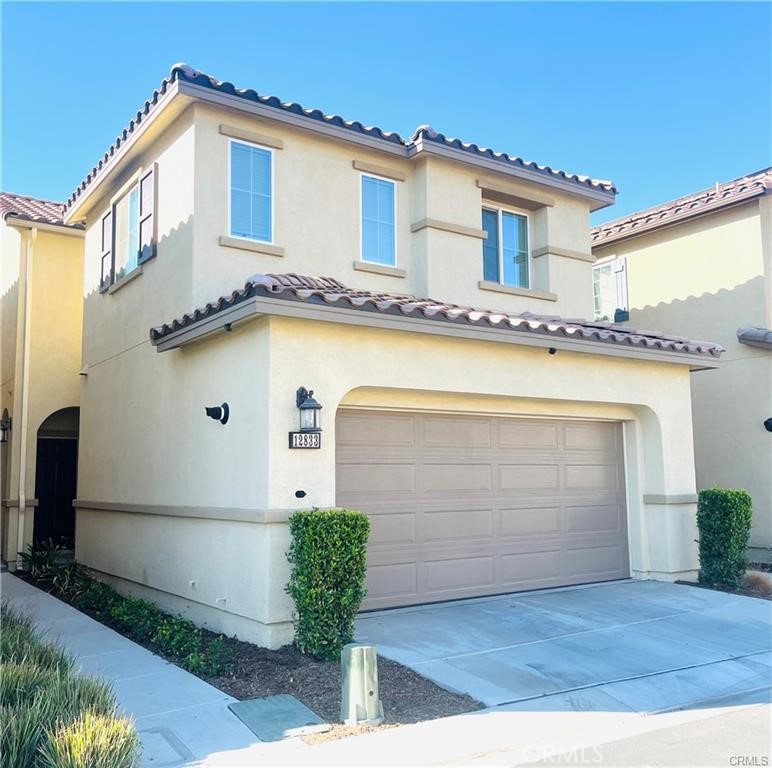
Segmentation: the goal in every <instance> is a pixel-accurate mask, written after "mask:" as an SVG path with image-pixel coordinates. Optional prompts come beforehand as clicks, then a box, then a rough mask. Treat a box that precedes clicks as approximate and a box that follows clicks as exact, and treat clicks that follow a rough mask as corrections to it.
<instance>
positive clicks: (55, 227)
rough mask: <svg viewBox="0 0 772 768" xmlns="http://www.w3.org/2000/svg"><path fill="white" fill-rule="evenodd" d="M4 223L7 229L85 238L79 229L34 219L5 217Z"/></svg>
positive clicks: (82, 230) (84, 233)
mask: <svg viewBox="0 0 772 768" xmlns="http://www.w3.org/2000/svg"><path fill="white" fill-rule="evenodd" d="M5 223H6V225H7V226H9V227H19V228H21V229H37V230H41V231H43V232H56V234H58V235H70V236H72V237H85V235H86V231H85V230H84V229H82V228H81V227H73V226H72V225H67V224H51V223H50V222H48V221H35V220H34V219H25V218H23V217H20V216H12V215H11V216H6V218H5Z"/></svg>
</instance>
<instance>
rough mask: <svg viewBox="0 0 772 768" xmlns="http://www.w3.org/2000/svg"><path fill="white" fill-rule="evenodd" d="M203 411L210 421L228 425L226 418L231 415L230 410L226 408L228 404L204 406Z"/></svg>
mask: <svg viewBox="0 0 772 768" xmlns="http://www.w3.org/2000/svg"><path fill="white" fill-rule="evenodd" d="M204 410H205V411H206V415H207V416H208V417H209V418H210V419H214V420H215V421H219V422H220V424H227V423H228V417H229V416H230V413H231V409H230V408H228V403H223V404H222V405H212V406H205V407H204Z"/></svg>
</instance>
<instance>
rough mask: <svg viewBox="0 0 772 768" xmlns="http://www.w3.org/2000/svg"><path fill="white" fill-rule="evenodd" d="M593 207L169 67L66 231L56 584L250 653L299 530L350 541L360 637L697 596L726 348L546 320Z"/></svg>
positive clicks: (431, 138) (565, 306)
mask: <svg viewBox="0 0 772 768" xmlns="http://www.w3.org/2000/svg"><path fill="white" fill-rule="evenodd" d="M494 117H495V116H494V115H491V119H493V118H494ZM615 194H616V191H615V189H614V187H613V185H612V184H611V183H610V182H603V181H595V180H593V179H590V178H588V177H585V176H576V175H573V174H569V173H565V172H563V171H557V170H553V169H551V168H549V167H546V166H540V165H537V164H535V163H531V162H525V161H523V160H521V159H519V158H517V157H512V156H509V155H505V154H499V153H495V152H492V151H490V150H486V149H481V148H479V147H477V146H476V145H474V144H464V143H462V142H460V141H458V140H455V139H448V138H446V137H445V136H443V135H442V134H438V133H436V132H435V131H433V130H432V129H431V128H428V127H422V128H420V129H418V130H417V131H416V133H415V134H414V135H413V137H412V138H411V139H409V140H405V139H403V138H401V137H400V136H398V135H397V134H394V133H386V132H384V131H382V130H380V129H378V128H367V127H364V126H363V125H362V124H361V123H358V122H346V121H344V120H343V119H341V118H340V117H337V116H327V115H325V114H323V113H322V112H320V111H319V110H310V109H305V108H303V107H301V106H299V105H298V104H290V103H284V102H281V101H279V100H278V99H276V98H273V97H264V96H260V95H258V94H257V93H256V92H255V91H253V90H239V89H237V88H235V87H234V86H233V85H231V84H230V83H227V82H220V81H217V80H215V79H213V78H211V77H209V76H207V75H205V74H202V73H199V72H196V71H194V70H192V69H191V68H190V67H188V66H186V65H177V66H175V67H174V68H173V69H172V72H171V75H170V76H169V77H168V78H167V79H166V80H164V82H163V83H162V85H161V87H160V88H159V90H158V91H156V92H155V93H154V94H153V96H152V98H151V99H150V100H149V101H148V102H146V104H145V105H144V107H143V108H142V109H140V110H139V112H138V113H137V115H136V117H135V118H134V119H133V120H132V121H131V123H130V124H129V126H128V127H127V128H126V129H125V130H124V131H123V132H122V133H121V136H120V138H119V139H118V140H117V141H116V143H115V144H114V145H113V146H112V147H111V148H110V149H109V150H108V152H107V153H106V154H105V155H104V157H103V158H102V160H100V162H99V164H98V165H97V166H96V167H95V168H94V169H93V170H92V171H91V173H90V174H89V175H88V176H87V178H86V179H85V180H84V181H83V182H82V183H81V184H80V185H79V186H78V188H77V190H76V191H75V193H74V194H73V195H72V197H71V198H70V199H69V200H68V201H67V204H66V212H65V221H66V222H67V223H69V224H75V223H82V224H84V225H85V227H86V241H85V243H86V244H85V281H84V295H85V309H84V341H83V366H84V374H85V376H84V378H83V386H82V390H81V422H80V428H81V432H80V436H81V437H80V440H81V442H80V454H79V457H80V473H79V479H78V498H77V501H76V502H75V505H76V508H77V534H76V556H77V558H78V560H80V561H81V562H83V563H85V564H86V565H87V566H90V567H91V568H93V569H95V570H97V571H98V572H101V573H102V574H104V576H105V578H108V579H110V580H111V581H113V582H114V583H116V584H117V585H118V586H119V587H121V588H122V589H125V590H127V591H131V592H133V593H136V594H141V595H145V596H149V597H151V598H152V599H154V600H156V601H158V602H159V603H161V604H163V605H164V606H166V607H167V608H171V609H173V610H184V611H185V612H186V613H187V614H188V615H189V616H191V617H192V618H193V619H194V620H196V621H199V622H206V623H207V624H208V625H209V626H211V627H213V628H215V629H218V630H221V631H224V632H228V633H236V634H238V635H239V636H240V637H243V638H246V639H250V640H253V641H255V642H258V643H261V644H264V645H267V646H273V647H275V646H278V645H281V644H283V643H286V642H288V641H289V640H290V639H291V636H292V623H291V622H292V605H291V602H290V600H289V598H288V596H287V595H286V593H285V584H286V581H287V576H288V573H289V565H288V563H287V559H286V552H287V548H288V545H289V530H288V526H287V520H288V517H289V515H290V514H291V513H292V511H293V510H295V509H297V508H312V507H329V506H333V505H345V506H348V507H354V508H359V509H362V510H364V511H365V512H367V513H368V514H369V515H370V517H371V521H372V531H371V538H370V545H369V570H368V590H369V593H368V597H367V600H366V603H365V607H366V608H378V607H385V606H398V605H409V604H414V603H423V602H431V601H438V600H447V599H451V598H460V597H471V596H476V595H487V594H494V593H502V592H511V591H516V590H523V589H533V588H540V587H550V586H557V585H566V584H577V583H585V582H593V581H602V580H610V579H619V578H626V577H629V576H630V575H631V574H632V575H633V576H635V577H638V578H657V579H677V578H693V577H694V575H695V573H696V568H697V561H696V552H695V544H694V540H695V537H696V529H695V509H696V506H695V502H696V497H695V482H694V461H693V446H692V438H691V412H690V391H689V382H690V370H694V369H703V368H713V367H716V366H717V365H718V362H719V356H720V354H721V351H722V350H721V348H720V347H719V346H717V345H714V344H711V343H707V342H706V343H699V344H695V343H691V342H689V341H685V340H683V339H676V338H671V337H669V336H666V335H662V334H658V333H638V332H635V331H632V330H631V329H629V328H621V327H619V328H612V327H607V326H604V325H602V324H596V323H593V322H592V321H586V322H585V321H576V320H562V319H560V317H559V316H560V315H562V316H565V317H570V318H576V317H591V316H592V309H593V308H592V300H591V282H592V260H593V257H592V254H591V249H590V238H589V230H590V228H589V215H590V212H591V211H593V210H596V209H598V208H602V207H604V206H607V205H611V204H612V203H613V202H614V199H615ZM250 276H251V277H250ZM430 296H431V297H434V298H432V299H429V298H424V297H430ZM415 297H418V298H415ZM196 307H200V309H196ZM471 307H482V308H485V307H494V308H495V309H496V310H497V311H495V312H491V311H483V310H477V309H471ZM175 318H177V319H175ZM151 329H152V330H151ZM301 387H306V388H308V389H310V390H313V393H314V394H313V397H311V398H309V399H304V398H303V391H302V390H301ZM299 390H300V393H299V394H298V391H299ZM223 404H227V406H228V407H227V409H226V408H224V407H222V406H223ZM317 404H321V406H322V409H321V414H322V418H321V432H319V431H314V419H315V418H316V417H317V416H318V414H319V410H316V409H315V408H314V407H313V406H315V405H317ZM299 406H300V407H299ZM205 408H208V409H211V410H210V411H209V412H208V413H207V412H205ZM301 414H302V416H301ZM210 416H211V418H210ZM301 419H302V421H301ZM307 419H308V420H307ZM301 424H302V425H303V426H305V427H310V429H308V430H307V431H301V430H300V426H301ZM293 432H295V433H299V434H296V435H292V433H293ZM293 443H294V445H296V446H300V447H296V448H293V447H291V446H292V445H293Z"/></svg>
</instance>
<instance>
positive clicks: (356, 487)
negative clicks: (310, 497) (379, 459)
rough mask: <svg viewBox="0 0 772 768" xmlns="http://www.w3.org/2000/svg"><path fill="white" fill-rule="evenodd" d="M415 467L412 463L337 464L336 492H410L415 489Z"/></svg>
mask: <svg viewBox="0 0 772 768" xmlns="http://www.w3.org/2000/svg"><path fill="white" fill-rule="evenodd" d="M415 476H416V468H415V466H414V465H413V464H339V465H338V471H337V481H338V492H339V493H342V494H347V493H351V494H356V493H360V494H361V493H362V491H363V490H364V489H366V490H367V492H368V494H369V493H384V492H388V493H394V492H397V493H399V492H401V493H412V492H413V491H415V485H416V483H415Z"/></svg>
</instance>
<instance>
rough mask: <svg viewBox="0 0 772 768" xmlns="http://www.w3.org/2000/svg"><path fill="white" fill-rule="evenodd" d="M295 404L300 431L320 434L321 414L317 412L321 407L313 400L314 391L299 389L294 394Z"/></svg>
mask: <svg viewBox="0 0 772 768" xmlns="http://www.w3.org/2000/svg"><path fill="white" fill-rule="evenodd" d="M295 402H296V403H297V406H298V410H299V411H300V431H301V432H321V431H322V427H321V426H320V416H321V414H320V413H319V412H320V411H321V410H322V406H321V405H320V404H319V403H318V402H317V401H316V400H314V390H313V389H312V390H308V389H306V388H305V387H301V388H300V389H299V390H298V391H297V393H296V394H295Z"/></svg>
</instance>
